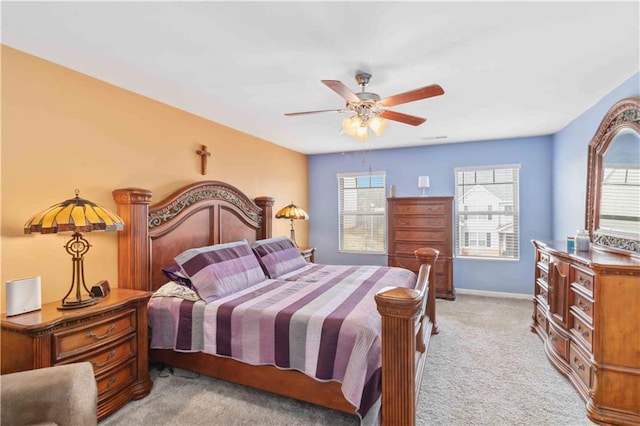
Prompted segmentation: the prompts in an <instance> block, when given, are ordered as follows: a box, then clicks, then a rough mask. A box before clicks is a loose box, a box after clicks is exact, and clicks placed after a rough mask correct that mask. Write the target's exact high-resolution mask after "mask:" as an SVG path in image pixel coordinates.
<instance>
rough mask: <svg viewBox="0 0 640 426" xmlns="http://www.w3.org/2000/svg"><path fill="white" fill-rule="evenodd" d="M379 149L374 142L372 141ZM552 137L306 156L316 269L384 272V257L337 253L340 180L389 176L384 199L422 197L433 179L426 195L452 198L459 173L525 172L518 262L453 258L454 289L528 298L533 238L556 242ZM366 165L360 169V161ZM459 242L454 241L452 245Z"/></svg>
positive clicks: (521, 187) (310, 227) (521, 182)
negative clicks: (503, 168)
mask: <svg viewBox="0 0 640 426" xmlns="http://www.w3.org/2000/svg"><path fill="white" fill-rule="evenodd" d="M371 142H372V143H373V142H375V139H374V140H373V141H371ZM551 153H552V138H551V136H541V137H533V138H519V139H505V140H498V141H482V142H470V143H456V144H445V145H430V146H421V147H411V148H398V149H386V150H376V151H372V152H371V153H370V154H367V153H365V154H363V153H361V152H346V153H338V154H324V155H312V156H309V185H310V186H309V210H310V215H312V217H313V219H312V220H311V221H310V222H309V241H310V244H312V245H313V246H314V247H316V248H317V251H316V257H315V259H316V262H317V263H333V264H358V265H359V264H374V265H386V262H387V257H386V255H364V254H345V253H339V251H338V220H337V219H338V213H337V212H338V181H337V178H336V174H337V173H344V172H362V171H367V170H368V168H367V167H366V166H368V164H371V166H372V170H374V171H378V170H379V171H386V173H387V193H388V191H389V187H390V186H391V185H395V186H396V196H397V197H403V196H416V195H420V193H421V192H420V190H419V189H418V176H421V175H428V176H429V180H430V188H429V189H428V192H427V194H428V195H433V196H437V195H454V194H455V177H454V169H455V168H456V167H466V166H490V165H498V164H516V163H518V164H520V165H521V168H520V206H521V216H520V260H518V261H501V260H477V259H473V260H471V259H461V258H456V259H455V260H454V262H453V265H454V266H453V277H454V286H455V287H456V288H467V289H475V290H487V291H500V292H511V293H531V291H532V290H531V289H532V283H531V277H532V274H533V246H532V245H531V242H530V240H531V239H533V238H540V239H549V238H551V223H552V209H551V187H552V182H551V165H552V161H551ZM363 156H364V158H365V159H366V160H367V162H366V166H365V167H364V168H363V164H362V159H363ZM454 238H455V237H454Z"/></svg>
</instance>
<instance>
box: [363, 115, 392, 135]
mask: <svg viewBox="0 0 640 426" xmlns="http://www.w3.org/2000/svg"><path fill="white" fill-rule="evenodd" d="M387 124H389V120H387V119H384V118H382V117H379V116H377V115H374V116H373V117H372V118H370V119H369V120H367V125H368V126H369V128H370V129H371V130H373V132H374V133H375V134H376V136H380V135H381V134H383V133H384V131H385V130H386V129H387Z"/></svg>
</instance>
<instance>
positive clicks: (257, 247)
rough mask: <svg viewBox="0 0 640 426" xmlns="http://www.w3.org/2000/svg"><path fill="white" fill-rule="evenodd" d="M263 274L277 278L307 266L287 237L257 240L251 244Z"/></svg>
mask: <svg viewBox="0 0 640 426" xmlns="http://www.w3.org/2000/svg"><path fill="white" fill-rule="evenodd" d="M251 248H252V249H253V251H254V252H255V254H256V256H257V257H258V260H260V264H261V265H262V267H263V269H264V271H265V273H266V274H267V275H268V276H269V277H270V278H273V279H275V278H278V277H279V276H281V275H284V274H286V273H288V272H291V271H295V270H296V269H300V268H302V267H303V266H305V265H306V264H307V262H306V261H305V260H304V258H303V257H302V256H301V255H300V251H299V250H298V248H297V247H296V246H295V244H293V241H291V240H290V239H289V238H287V237H277V238H269V239H266V240H258V241H256V242H254V243H253V244H251Z"/></svg>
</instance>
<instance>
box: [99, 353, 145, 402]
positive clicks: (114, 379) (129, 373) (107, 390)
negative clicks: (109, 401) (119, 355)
mask: <svg viewBox="0 0 640 426" xmlns="http://www.w3.org/2000/svg"><path fill="white" fill-rule="evenodd" d="M135 379H136V360H135V359H131V360H130V361H128V362H126V363H124V364H122V365H120V366H118V367H117V368H114V369H112V370H111V371H109V372H107V373H105V374H103V375H100V376H97V377H96V382H97V384H98V401H99V402H100V400H101V399H103V398H106V397H107V396H109V395H111V394H113V393H115V392H118V391H119V390H121V389H123V388H124V387H126V386H127V385H128V384H130V383H132V382H133V381H134V380H135Z"/></svg>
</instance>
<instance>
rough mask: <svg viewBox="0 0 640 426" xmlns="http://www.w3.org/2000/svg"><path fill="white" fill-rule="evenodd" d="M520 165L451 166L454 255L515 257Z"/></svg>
mask: <svg viewBox="0 0 640 426" xmlns="http://www.w3.org/2000/svg"><path fill="white" fill-rule="evenodd" d="M519 170H520V165H506V166H491V167H477V168H474V167H465V168H457V169H455V179H456V217H455V220H456V229H457V238H456V255H457V256H459V257H480V258H499V259H518V258H519V255H520V254H519V252H520V247H519V198H518V186H519V184H518V175H519Z"/></svg>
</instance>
